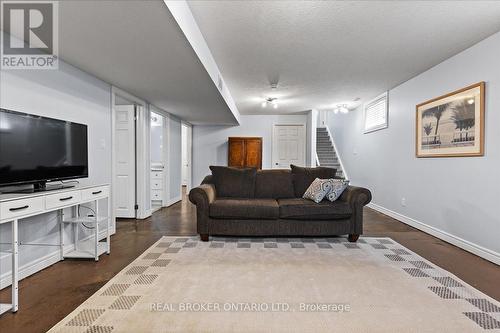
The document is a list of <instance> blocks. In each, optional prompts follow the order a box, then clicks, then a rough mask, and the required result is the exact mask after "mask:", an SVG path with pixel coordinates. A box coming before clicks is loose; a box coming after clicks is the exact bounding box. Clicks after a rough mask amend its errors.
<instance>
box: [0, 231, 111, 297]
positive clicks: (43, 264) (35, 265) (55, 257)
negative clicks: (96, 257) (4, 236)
mask: <svg viewBox="0 0 500 333" xmlns="http://www.w3.org/2000/svg"><path fill="white" fill-rule="evenodd" d="M111 231H112V232H111V235H113V234H115V232H114V231H113V229H112V230H111ZM91 237H93V235H90V236H87V237H85V238H82V239H81V240H80V241H85V240H88V239H89V238H91ZM104 238H106V231H105V230H104V231H101V232H99V240H103V239H104ZM74 247H75V245H74V244H73V243H71V244H68V245H66V246H64V253H67V252H69V251H71V250H73V249H74ZM4 258H5V259H7V260H9V261H10V255H7V256H5V257H4ZM61 260H62V258H61V253H60V250H59V248H58V249H57V250H55V251H54V252H52V253H49V254H47V255H45V256H43V257H41V258H37V259H35V260H32V261H30V262H29V263H26V264H24V265H22V266H20V267H19V280H22V279H24V278H26V277H28V276H30V275H33V274H35V273H37V272H39V271H41V270H42V269H45V268H47V267H49V266H52V265H54V264H56V263H58V262H59V261H61ZM92 260H93V259H92ZM11 284H12V275H11V272H10V271H9V272H7V273H4V274H1V275H0V290H1V289H3V288H6V287H8V286H10V285H11Z"/></svg>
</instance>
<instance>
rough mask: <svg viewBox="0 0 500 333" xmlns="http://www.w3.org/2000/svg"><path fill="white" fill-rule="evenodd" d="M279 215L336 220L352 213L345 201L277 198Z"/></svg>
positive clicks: (293, 218)
mask: <svg viewBox="0 0 500 333" xmlns="http://www.w3.org/2000/svg"><path fill="white" fill-rule="evenodd" d="M278 205H279V211H280V213H279V216H280V218H282V219H290V220H336V219H344V218H349V217H350V216H351V215H352V210H351V207H350V206H349V204H348V203H347V202H343V201H334V202H330V201H327V200H324V201H321V202H320V203H315V202H314V201H311V200H307V199H302V198H293V199H279V200H278Z"/></svg>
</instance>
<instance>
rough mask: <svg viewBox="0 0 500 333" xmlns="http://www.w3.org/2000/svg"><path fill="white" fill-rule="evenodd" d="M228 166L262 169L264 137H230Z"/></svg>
mask: <svg viewBox="0 0 500 333" xmlns="http://www.w3.org/2000/svg"><path fill="white" fill-rule="evenodd" d="M227 161H228V166H230V167H236V168H247V167H248V168H249V167H253V168H257V169H262V138H257V137H230V138H229V147H228V158H227Z"/></svg>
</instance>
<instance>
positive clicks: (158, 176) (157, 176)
mask: <svg viewBox="0 0 500 333" xmlns="http://www.w3.org/2000/svg"><path fill="white" fill-rule="evenodd" d="M151 178H153V179H163V171H151Z"/></svg>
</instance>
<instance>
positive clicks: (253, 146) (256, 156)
mask: <svg viewBox="0 0 500 333" xmlns="http://www.w3.org/2000/svg"><path fill="white" fill-rule="evenodd" d="M245 166H246V167H250V168H257V169H262V139H261V138H247V139H246V140H245Z"/></svg>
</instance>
